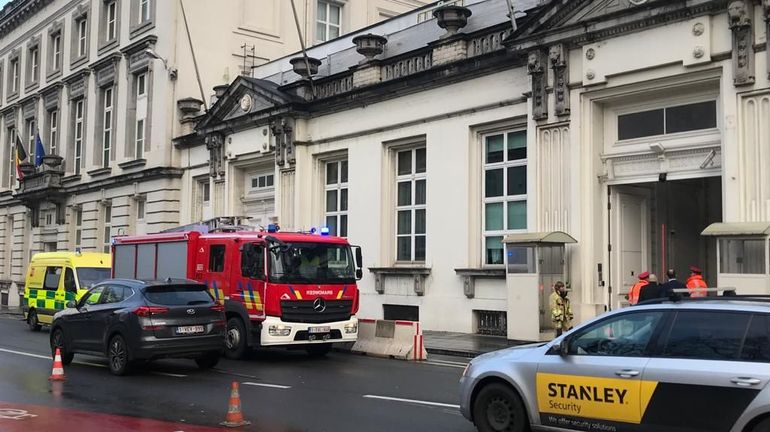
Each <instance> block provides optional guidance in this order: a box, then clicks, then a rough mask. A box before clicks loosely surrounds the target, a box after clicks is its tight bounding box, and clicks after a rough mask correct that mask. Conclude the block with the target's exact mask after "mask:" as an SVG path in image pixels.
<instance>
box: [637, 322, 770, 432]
mask: <svg viewBox="0 0 770 432" xmlns="http://www.w3.org/2000/svg"><path fill="white" fill-rule="evenodd" d="M744 335H745V336H744ZM768 335H770V319H768V317H767V315H760V314H755V315H752V314H751V313H749V312H732V311H730V312H728V311H724V312H721V311H695V310H691V311H679V312H677V313H676V316H675V318H674V321H673V325H672V327H671V330H670V331H668V332H667V335H666V336H665V337H664V338H663V340H662V341H661V347H660V350H659V352H658V353H656V354H655V355H654V357H653V358H652V359H651V360H650V362H649V363H648V365H647V368H646V369H645V371H644V377H643V379H644V380H645V381H650V382H654V383H656V388H655V391H654V392H653V394H652V396H651V400H650V404H649V407H648V409H647V412H646V413H644V417H643V419H642V423H643V424H644V425H649V427H650V430H655V431H662V432H665V431H674V430H675V431H693V432H694V431H727V430H730V428H732V427H733V425H734V424H735V422H736V421H737V420H738V418H739V417H740V416H741V414H742V413H743V412H744V411H745V410H746V408H747V407H748V406H749V404H750V403H751V402H752V401H753V400H754V399H755V398H756V396H757V395H758V394H759V392H760V391H761V390H762V389H763V388H764V387H765V386H766V385H767V384H768V381H769V380H770V367H769V365H768V363H769V362H770V348H769V347H770V340H768Z"/></svg>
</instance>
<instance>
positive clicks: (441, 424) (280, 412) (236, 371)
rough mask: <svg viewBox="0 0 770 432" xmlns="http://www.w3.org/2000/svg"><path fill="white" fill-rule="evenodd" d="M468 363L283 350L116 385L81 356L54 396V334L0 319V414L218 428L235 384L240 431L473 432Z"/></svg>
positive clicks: (99, 364) (184, 364) (148, 374)
mask: <svg viewBox="0 0 770 432" xmlns="http://www.w3.org/2000/svg"><path fill="white" fill-rule="evenodd" d="M464 361H466V360H463V359H457V358H449V357H441V358H438V357H435V356H434V357H432V358H431V362H430V363H428V364H414V363H409V362H403V361H397V360H387V359H378V358H371V357H365V356H357V355H351V354H343V353H331V354H329V356H328V357H326V358H324V359H311V358H309V357H307V355H305V354H304V352H302V351H295V352H292V351H284V350H280V351H267V352H260V353H257V354H254V355H252V358H250V359H249V360H246V361H229V360H225V359H222V360H221V361H220V363H219V365H217V367H216V368H215V369H214V370H210V371H200V370H198V369H197V367H196V366H195V363H193V362H192V361H191V360H161V361H158V362H154V363H152V364H151V365H150V366H148V367H147V368H146V369H142V370H139V371H138V372H135V373H134V374H132V375H130V376H127V377H115V376H112V375H111V374H110V373H109V371H108V370H107V369H106V361H105V360H103V359H100V358H97V357H90V356H80V355H76V356H75V362H74V363H73V364H72V365H70V366H68V367H66V368H65V374H66V377H67V380H66V382H65V383H63V385H62V386H61V388H56V389H54V390H55V391H52V385H51V383H50V382H49V381H48V376H49V375H50V373H51V365H52V364H51V360H50V352H49V348H48V332H47V331H46V330H43V331H42V332H39V333H33V332H31V331H29V330H28V329H27V327H26V326H25V325H24V323H23V322H22V321H20V320H19V318H18V317H9V316H0V408H2V403H3V402H5V403H13V404H25V405H30V406H39V407H41V408H40V412H39V414H40V415H41V416H45V415H54V414H51V413H49V412H48V411H46V409H44V407H53V408H62V409H66V410H70V409H74V410H80V411H83V412H95V413H96V412H98V413H106V414H117V415H124V416H132V417H141V418H147V419H154V420H163V421H169V422H177V423H186V424H190V425H200V426H209V427H217V426H218V424H219V423H220V422H221V421H223V420H224V418H225V415H226V413H227V403H228V398H229V393H230V384H231V383H232V381H238V382H239V383H240V396H241V404H242V409H243V415H244V417H245V419H246V420H250V421H251V422H252V425H251V426H246V427H243V428H240V429H238V430H250V431H271V432H272V431H276V432H277V431H287V432H288V431H292V432H294V431H313V432H316V431H334V432H337V431H339V432H342V431H367V432H369V431H371V432H376V431H383V432H386V431H387V432H391V431H399V432H406V431H460V432H471V431H474V430H475V428H474V427H473V426H472V425H471V423H469V422H468V421H467V420H465V419H464V418H463V417H462V416H461V415H460V413H459V410H458V409H457V408H456V405H457V404H458V403H459V401H458V396H457V387H458V385H457V383H458V380H459V378H460V375H461V374H462V365H461V364H460V363H461V362H464ZM389 398H395V399H409V400H413V401H418V402H422V403H417V402H407V401H401V400H393V399H389ZM56 415H61V414H60V413H59V414H56ZM79 415H83V414H82V413H81V414H79ZM89 418H90V417H86V418H84V419H83V420H82V421H83V424H84V425H88V422H89ZM4 421H5V422H13V423H14V424H15V425H17V426H18V425H19V423H18V422H22V421H24V420H3V419H2V416H0V431H3V430H6V428H4V427H3V422H4ZM8 424H9V423H6V425H8ZM111 429H112V430H115V429H114V427H112V428H111ZM174 429H175V428H172V429H169V431H173V430H174ZM7 430H11V428H10V426H9V427H8V428H7ZM93 430H97V429H93ZM133 430H137V429H133ZM51 432H53V431H51Z"/></svg>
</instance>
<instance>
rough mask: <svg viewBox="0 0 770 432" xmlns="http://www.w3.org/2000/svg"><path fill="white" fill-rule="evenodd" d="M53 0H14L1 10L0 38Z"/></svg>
mask: <svg viewBox="0 0 770 432" xmlns="http://www.w3.org/2000/svg"><path fill="white" fill-rule="evenodd" d="M51 2H53V0H14V1H12V2H10V3H8V4H7V5H5V7H3V9H2V11H0V14H2V16H0V38H2V37H4V36H6V35H7V34H8V33H10V32H12V31H13V29H15V28H16V27H18V26H19V25H20V24H22V23H23V22H24V21H26V20H27V19H28V18H29V17H30V16H32V15H34V14H35V13H37V12H38V11H39V10H40V9H42V8H43V7H45V6H47V5H48V4H49V3H51Z"/></svg>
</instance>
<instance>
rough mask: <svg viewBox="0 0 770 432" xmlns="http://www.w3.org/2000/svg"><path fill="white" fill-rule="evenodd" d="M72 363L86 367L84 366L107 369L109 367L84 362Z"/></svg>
mask: <svg viewBox="0 0 770 432" xmlns="http://www.w3.org/2000/svg"><path fill="white" fill-rule="evenodd" d="M72 363H75V364H79V365H84V366H94V367H100V368H106V367H107V365H104V364H99V363H91V362H84V361H74V362H72Z"/></svg>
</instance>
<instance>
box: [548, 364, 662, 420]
mask: <svg viewBox="0 0 770 432" xmlns="http://www.w3.org/2000/svg"><path fill="white" fill-rule="evenodd" d="M656 386H657V383H656V382H650V381H637V380H628V379H618V378H597V377H586V376H576V375H556V374H549V373H538V374H537V405H538V409H539V411H540V412H541V413H549V414H561V415H567V416H573V417H585V418H591V419H601V420H610V421H617V422H623V423H634V424H639V423H641V421H642V415H643V414H644V411H645V410H646V408H647V405H648V404H649V402H650V398H651V397H652V394H653V393H654V392H655V387H656Z"/></svg>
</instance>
